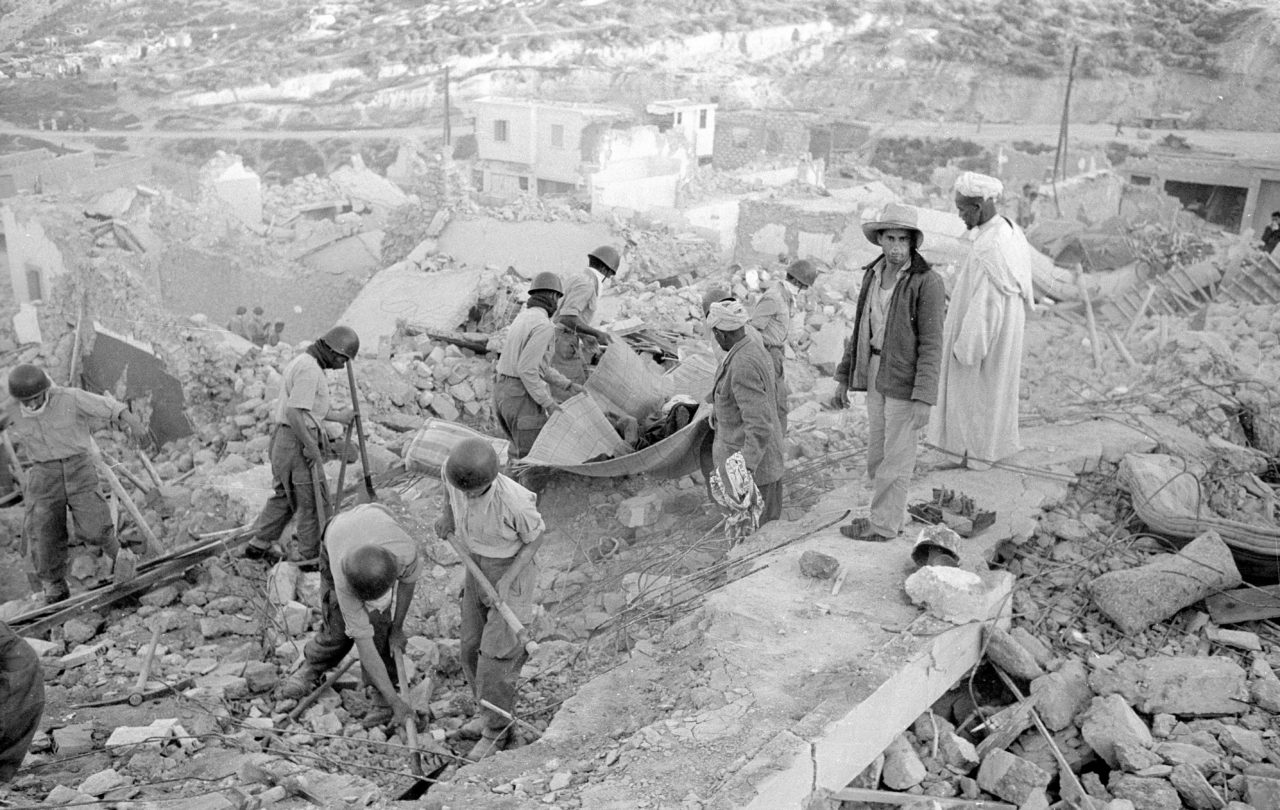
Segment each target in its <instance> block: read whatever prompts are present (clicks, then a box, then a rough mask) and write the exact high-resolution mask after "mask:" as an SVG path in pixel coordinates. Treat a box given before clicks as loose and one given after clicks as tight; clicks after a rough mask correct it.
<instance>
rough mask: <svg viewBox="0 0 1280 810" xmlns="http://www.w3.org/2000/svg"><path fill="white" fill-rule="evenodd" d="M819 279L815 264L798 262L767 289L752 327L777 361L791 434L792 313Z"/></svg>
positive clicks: (782, 412)
mask: <svg viewBox="0 0 1280 810" xmlns="http://www.w3.org/2000/svg"><path fill="white" fill-rule="evenodd" d="M817 278H818V268H817V267H816V266H815V265H814V264H813V262H811V261H809V260H807V259H800V260H798V261H794V262H792V263H791V264H790V265H789V266H788V267H787V274H786V277H785V278H783V279H782V280H781V281H778V282H776V283H774V284H773V285H771V286H770V287H769V288H768V289H767V290H765V293H764V295H762V296H760V300H759V301H757V302H756V305H755V307H754V308H753V309H752V310H751V325H752V326H754V327H755V328H756V330H757V331H758V332H759V333H760V337H761V338H762V339H763V340H764V347H765V349H767V350H768V352H769V356H770V357H772V358H773V369H774V372H775V374H776V386H775V387H776V389H777V394H778V416H779V418H780V419H781V421H782V432H783V433H784V434H785V433H786V432H787V410H788V409H787V396H788V394H789V393H790V391H789V389H788V387H787V379H786V369H785V367H784V365H783V358H784V356H785V353H786V345H787V341H788V340H789V339H790V336H791V314H792V311H793V310H794V308H795V296H796V293H798V292H800V291H801V290H807V289H809V288H810V287H812V286H813V282H814V281H815V280H816V279H817Z"/></svg>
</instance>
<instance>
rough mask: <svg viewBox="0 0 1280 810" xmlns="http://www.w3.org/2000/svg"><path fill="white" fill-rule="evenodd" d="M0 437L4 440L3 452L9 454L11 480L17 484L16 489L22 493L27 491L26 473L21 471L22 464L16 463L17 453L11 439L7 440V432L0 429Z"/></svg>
mask: <svg viewBox="0 0 1280 810" xmlns="http://www.w3.org/2000/svg"><path fill="white" fill-rule="evenodd" d="M0 437H3V438H4V450H5V452H6V453H8V454H9V464H10V468H11V469H12V470H13V480H15V481H17V482H18V489H20V490H22V491H23V492H26V491H27V471H26V470H24V469H22V463H21V462H20V461H18V451H17V450H15V449H14V447H13V439H11V438H9V431H7V430H4V429H0Z"/></svg>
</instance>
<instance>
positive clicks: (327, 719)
mask: <svg viewBox="0 0 1280 810" xmlns="http://www.w3.org/2000/svg"><path fill="white" fill-rule="evenodd" d="M311 730H312V731H314V732H316V733H317V734H335V735H336V734H341V733H342V721H341V720H339V719H338V715H336V714H334V713H333V712H324V713H322V714H317V715H316V716H314V717H312V718H311Z"/></svg>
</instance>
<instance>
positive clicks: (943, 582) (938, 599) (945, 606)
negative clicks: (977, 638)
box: [904, 565, 1014, 624]
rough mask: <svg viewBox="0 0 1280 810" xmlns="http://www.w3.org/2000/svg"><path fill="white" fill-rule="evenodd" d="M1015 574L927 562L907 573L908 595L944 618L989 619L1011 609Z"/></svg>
mask: <svg viewBox="0 0 1280 810" xmlns="http://www.w3.org/2000/svg"><path fill="white" fill-rule="evenodd" d="M1013 581H1014V576H1013V574H1011V573H1009V572H1008V571H985V572H983V574H982V575H981V576H979V575H978V574H975V573H973V572H972V571H966V570H964V569H963V568H952V567H950V566H944V565H926V566H924V567H923V568H921V569H920V570H918V571H916V572H915V573H914V574H912V575H911V576H909V577H907V581H906V583H905V584H904V587H905V588H906V591H907V596H909V597H911V601H912V602H913V603H915V604H917V605H921V606H923V607H924V608H925V609H926V610H928V612H929V613H930V614H931V615H933V616H936V617H937V618H939V619H942V620H944V621H948V622H951V623H953V624H968V623H969V622H974V621H988V620H990V619H992V618H994V617H995V616H997V615H999V614H1000V613H1002V612H1003V611H1005V610H1007V609H1008V604H1009V594H1010V593H1011V592H1012V591H1013Z"/></svg>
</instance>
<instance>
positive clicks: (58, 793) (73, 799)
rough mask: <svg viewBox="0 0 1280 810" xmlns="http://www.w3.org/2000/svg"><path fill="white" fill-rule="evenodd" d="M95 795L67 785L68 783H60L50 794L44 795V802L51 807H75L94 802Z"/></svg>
mask: <svg viewBox="0 0 1280 810" xmlns="http://www.w3.org/2000/svg"><path fill="white" fill-rule="evenodd" d="M94 800H95V797H94V796H91V795H89V794H88V793H81V792H80V791H78V790H74V789H72V788H69V787H67V786H66V785H58V786H57V787H55V788H54V789H53V790H51V791H49V795H48V796H45V797H44V803H45V804H46V805H47V806H49V807H74V806H76V805H87V804H93V803H94Z"/></svg>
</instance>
